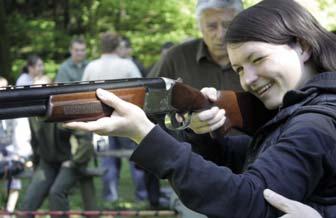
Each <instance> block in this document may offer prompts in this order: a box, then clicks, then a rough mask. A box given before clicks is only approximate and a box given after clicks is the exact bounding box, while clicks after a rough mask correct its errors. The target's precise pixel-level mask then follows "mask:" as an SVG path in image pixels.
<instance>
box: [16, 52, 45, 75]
mask: <svg viewBox="0 0 336 218" xmlns="http://www.w3.org/2000/svg"><path fill="white" fill-rule="evenodd" d="M38 60H42V59H41V58H40V56H38V55H29V56H28V58H27V62H26V64H25V66H24V67H23V68H22V71H21V73H29V72H28V67H30V66H34V65H35V64H36V63H37V62H38Z"/></svg>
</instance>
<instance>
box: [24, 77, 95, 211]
mask: <svg viewBox="0 0 336 218" xmlns="http://www.w3.org/2000/svg"><path fill="white" fill-rule="evenodd" d="M51 82H52V81H51V79H50V78H49V77H48V76H46V75H42V76H39V77H36V78H35V79H34V84H49V83H51ZM29 125H30V128H31V134H32V139H31V145H32V148H33V158H32V159H33V163H34V166H35V167H34V168H35V170H34V173H33V177H32V179H31V182H30V184H29V186H28V188H27V190H26V194H25V196H24V199H23V202H22V207H21V210H23V211H36V210H38V209H39V208H40V207H41V205H42V203H43V201H44V200H45V199H46V198H48V201H49V202H48V203H49V210H51V211H67V210H69V199H68V196H69V192H70V190H71V188H73V187H75V185H76V184H77V183H78V182H79V184H80V189H81V194H82V200H83V204H84V209H85V210H96V209H97V208H96V203H95V192H94V187H92V186H93V183H92V181H91V178H87V176H86V175H85V174H84V173H82V170H85V167H86V164H87V158H90V157H86V156H84V158H83V157H82V155H81V153H83V152H84V153H85V152H86V151H85V150H82V151H77V150H76V153H75V154H72V153H71V140H70V137H71V136H72V135H73V134H74V132H75V133H76V134H77V135H75V136H77V137H78V138H80V139H81V140H82V141H79V143H81V144H84V143H86V144H87V145H86V147H88V148H90V145H91V144H90V139H91V137H90V135H91V134H84V133H83V132H82V131H71V130H69V129H65V128H63V127H62V126H61V125H60V124H58V123H48V122H44V121H43V120H40V119H38V118H37V117H31V118H29ZM85 137H86V138H85ZM83 141H84V142H83ZM77 153H79V154H77ZM87 183H89V185H87ZM85 193H86V194H85ZM52 217H53V216H52ZM55 217H68V216H66V215H64V216H55Z"/></svg>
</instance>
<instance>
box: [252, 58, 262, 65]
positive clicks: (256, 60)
mask: <svg viewBox="0 0 336 218" xmlns="http://www.w3.org/2000/svg"><path fill="white" fill-rule="evenodd" d="M262 59H263V57H259V58H255V59H253V61H252V62H253V63H255V64H257V63H259V62H260V61H261V60H262Z"/></svg>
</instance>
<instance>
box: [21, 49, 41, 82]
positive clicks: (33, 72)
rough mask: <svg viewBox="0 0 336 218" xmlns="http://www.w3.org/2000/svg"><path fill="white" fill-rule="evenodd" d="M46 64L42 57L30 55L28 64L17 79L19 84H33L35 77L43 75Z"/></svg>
mask: <svg viewBox="0 0 336 218" xmlns="http://www.w3.org/2000/svg"><path fill="white" fill-rule="evenodd" d="M43 73H44V64H43V60H42V58H40V57H39V56H37V55H30V56H29V57H28V59H27V62H26V65H25V66H24V67H23V69H22V71H21V75H20V76H19V78H18V79H17V80H16V85H17V86H23V85H31V84H33V80H34V78H35V77H37V76H40V75H43Z"/></svg>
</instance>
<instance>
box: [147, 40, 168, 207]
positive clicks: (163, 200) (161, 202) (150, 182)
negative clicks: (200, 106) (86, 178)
mask: <svg viewBox="0 0 336 218" xmlns="http://www.w3.org/2000/svg"><path fill="white" fill-rule="evenodd" d="M174 45H175V44H174V43H173V42H165V43H163V44H162V46H161V50H160V51H161V52H160V55H161V57H160V58H161V59H163V58H164V56H165V55H166V54H167V52H168V50H169V49H170V48H171V47H173V46H174ZM145 184H146V189H147V193H148V201H149V205H150V207H151V208H152V209H161V208H169V206H170V196H171V191H170V190H167V189H161V187H160V186H161V185H160V180H159V178H157V177H156V176H155V175H153V174H152V173H150V172H148V171H146V170H145ZM164 190H165V191H164Z"/></svg>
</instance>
